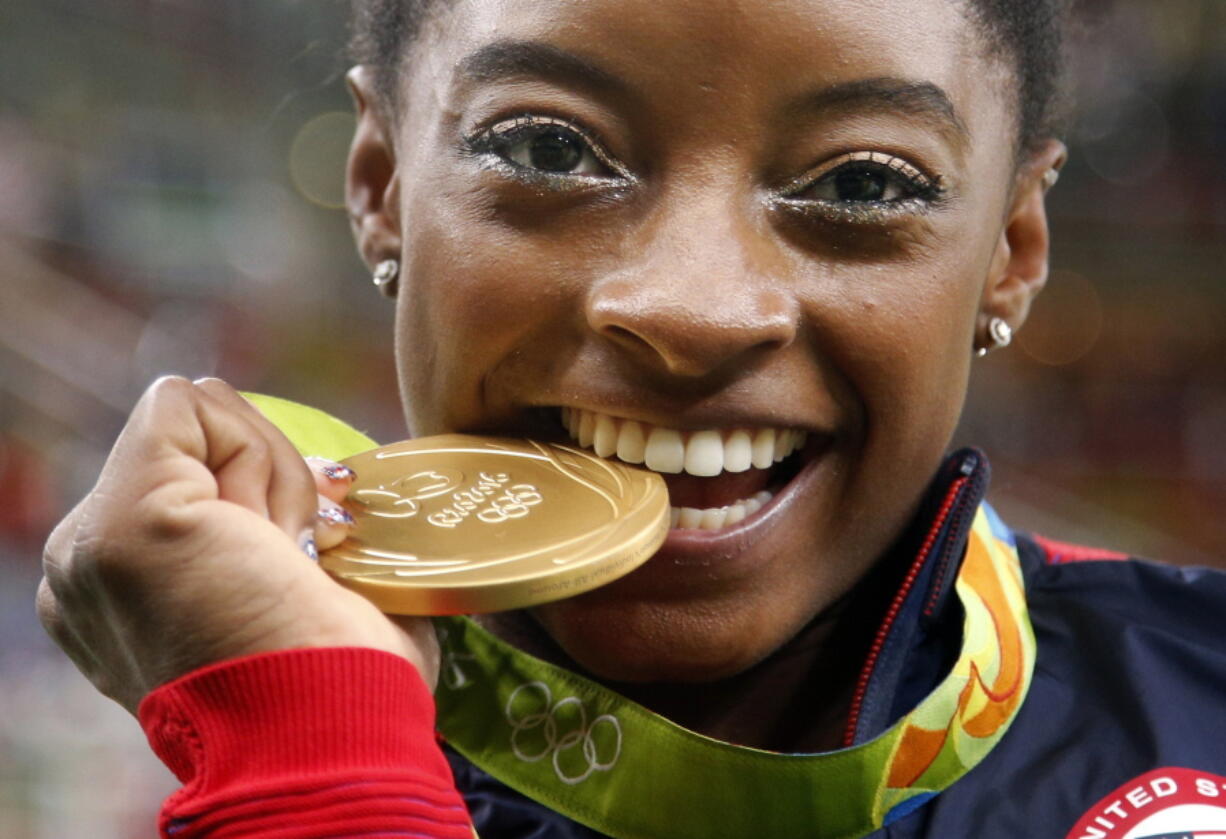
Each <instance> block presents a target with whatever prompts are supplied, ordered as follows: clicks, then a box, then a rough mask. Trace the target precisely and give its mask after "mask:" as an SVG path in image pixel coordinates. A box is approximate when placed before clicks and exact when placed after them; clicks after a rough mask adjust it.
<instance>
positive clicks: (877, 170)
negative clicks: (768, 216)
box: [463, 114, 945, 224]
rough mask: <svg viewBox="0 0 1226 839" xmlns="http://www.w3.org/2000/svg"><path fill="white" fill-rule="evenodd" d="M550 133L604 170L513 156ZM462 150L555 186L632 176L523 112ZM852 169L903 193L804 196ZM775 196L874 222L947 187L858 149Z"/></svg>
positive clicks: (561, 125)
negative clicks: (553, 167)
mask: <svg viewBox="0 0 1226 839" xmlns="http://www.w3.org/2000/svg"><path fill="white" fill-rule="evenodd" d="M551 131H552V132H555V133H556V134H557V135H558V136H560V137H564V138H567V139H571V140H574V141H577V143H578V145H579V146H580V147H581V148H580V154H581V155H591V161H592V162H595V163H596V164H599V165H600V166H601V167H603V168H604V169H605V170H606V173H604V174H601V173H593V172H574V171H569V172H566V171H563V172H553V171H549V170H547V169H541V168H537V167H534V166H532V165H530V164H525V163H522V162H519V161H516V160H514V159H513V156H514V155H515V149H516V146H518V145H520V144H521V143H524V142H526V141H530V140H533V139H535V138H537V137H542V136H544V135H546V134H547V133H549V132H551ZM463 151H465V152H466V153H468V154H472V155H475V156H480V157H483V158H485V159H486V160H487V161H488V162H490V163H492V164H493V165H495V166H497V167H499V168H500V169H502V170H503V171H504V172H506V173H507V174H509V175H511V176H512V177H514V178H516V179H518V180H521V181H526V182H528V183H531V184H534V185H540V186H546V187H550V188H554V189H567V188H574V186H575V185H576V180H581V181H587V182H589V183H591V182H596V183H607V182H610V181H615V182H620V183H625V182H628V181H633V180H634V177H633V175H632V174H631V173H630V171H629V170H627V169H626V167H625V166H623V165H622V164H621V163H619V162H618V161H617V160H616V158H614V157H613V156H612V155H611V154H609V152H608V151H606V150H605V148H604V146H603V145H602V144H601V143H600V142H599V141H598V140H597V139H596V138H595V137H594V136H593V135H592V134H591V132H589V131H587V130H586V129H585V128H582V127H581V126H578V125H576V124H574V123H573V122H570V121H568V120H564V119H560V118H558V117H551V116H543V115H539V114H521V115H519V116H515V117H511V118H508V119H503V120H500V121H499V122H496V123H494V124H493V125H491V126H489V127H486V128H482V129H480V130H478V131H477V132H475V133H473V134H471V135H468V136H467V137H465V138H463ZM580 163H582V157H581V159H580ZM856 173H860V174H869V175H876V176H881V177H882V178H883V179H884V180H885V181H886V184H885V189H886V190H890V189H894V190H899V191H900V192H901V194H900V195H899V196H898V197H893V198H880V199H860V200H848V199H841V198H837V197H833V198H829V197H816V198H815V197H805V196H804V193H806V192H809V191H812V190H814V189H815V188H818V187H821V186H823V185H831V186H836V183H837V180H836V179H837V178H838V177H839V176H840V175H854V174H856ZM836 188H837V186H836ZM777 196H778V201H779V202H780V203H781V204H782V205H783V206H786V207H789V208H791V209H795V210H798V211H801V212H804V213H806V214H808V215H817V216H819V217H821V218H824V219H825V220H828V221H834V222H848V223H855V224H872V223H883V222H888V221H891V220H893V219H896V218H900V217H905V216H913V215H917V214H920V213H925V212H927V211H929V210H931V209H932V208H934V207H935V206H937V205H938V204H940V203H941V201H942V200H943V199H944V197H945V187H944V185H943V183H942V181H941V179H940V178H933V177H930V176H929V175H927V174H925V173H924V172H923V171H921V170H920V169H919V168H917V167H916V166H914V165H912V164H911V163H909V162H907V161H906V160H904V159H903V158H901V157H898V156H896V155H892V154H886V153H884V152H875V151H858V152H850V153H848V154H844V155H842V156H840V157H838V158H836V159H834V160H832V161H829V162H827V163H823V164H821V165H820V166H818V167H816V168H815V169H812V170H810V171H808V172H806V173H805V174H804V175H802V176H800V177H799V178H796V179H795V180H793V181H792V182H791V183H789V184H788V185H787V186H785V187H784V188H783V189H782V190H781V191H780V192H778V193H777Z"/></svg>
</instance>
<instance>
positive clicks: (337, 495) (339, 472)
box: [306, 456, 357, 501]
mask: <svg viewBox="0 0 1226 839" xmlns="http://www.w3.org/2000/svg"><path fill="white" fill-rule="evenodd" d="M306 465H307V468H308V469H310V470H311V476H312V477H313V478H314V479H315V491H316V492H318V493H319V494H320V495H322V496H324V497H325V498H329V499H331V500H333V501H344V500H345V496H346V495H348V494H349V489H350V487H352V486H353V481H354V479H355V478H357V473H356V472H354V471H353V470H352V469H350V468H349V467H348V466H346V465H345V464H343V463H337V462H336V461H335V460H328V459H327V458H326V457H315V456H311V457H308V458H307V459H306Z"/></svg>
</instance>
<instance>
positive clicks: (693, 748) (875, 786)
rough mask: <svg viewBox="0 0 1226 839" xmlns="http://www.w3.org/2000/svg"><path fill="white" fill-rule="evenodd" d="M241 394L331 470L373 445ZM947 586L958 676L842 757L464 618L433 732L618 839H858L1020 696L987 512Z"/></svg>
mask: <svg viewBox="0 0 1226 839" xmlns="http://www.w3.org/2000/svg"><path fill="white" fill-rule="evenodd" d="M248 398H249V399H252V401H253V402H255V403H256V405H257V407H259V408H260V410H261V411H263V412H264V413H265V414H266V415H267V416H269V418H270V419H272V420H273V422H275V423H276V424H277V425H278V426H279V427H280V428H281V429H282V430H283V431H285V432H286V434H287V436H288V437H289V438H290V439H291V440H292V441H293V442H294V443H295V445H297V446H298V448H299V450H300V451H302V452H303V453H304V454H315V455H320V456H324V457H330V458H332V459H340V458H342V457H346V456H348V455H349V454H353V453H356V452H357V451H362V450H365V449H368V448H371V447H373V446H374V443H373V441H370V440H369V438H367V437H365V435H362V434H360V433H359V432H357V431H355V430H354V429H352V428H350V427H349V426H346V425H344V423H341V422H340V421H339V420H336V419H334V418H332V417H329V416H328V415H326V414H323V413H322V412H319V411H316V410H314V409H311V408H306V407H305V406H300V405H295V404H294V403H292V402H286V401H285V400H275V399H272V398H270V397H255V396H250V395H249V396H248ZM955 591H956V592H957V595H958V597H959V599H960V600H961V602H962V606H963V609H964V612H965V618H964V624H963V639H962V649H961V652H960V656H959V658H958V660H957V662H956V663H955V665H954V667H953V668H952V670H951V671H950V673H949V674H948V675H947V676H946V677H945V678H944V679H943V680H942V682H941V683H940V684H939V685H938V686H937V687H936V688H935V689H934V690H933V691H932V693H930V694H929V695H928V696H927V697H925V699H924V700H923V701H921V702H920V704H919V705H918V706H916V708H915V709H913V710H912V711H911V712H909V713H908V714H906V715H904V716H903V717H902V718H901V719H899V720H898V721H897V722H895V724H894V725H892V726H891V727H890V728H889V729H888V730H887V731H885V732H884V733H882V734H881V735H880V736H878V737H876V738H874V739H873V740H871V741H869V742H866V743H862V744H860V745H857V746H854V747H852V748H848V749H842V750H840V751H835V752H827V753H822V754H808V755H796V754H779V753H775V752H767V751H763V750H759V749H752V748H746V747H741V746H734V745H731V744H729V743H724V742H721V741H718V740H714V739H711V738H708V737H704V736H702V735H700V734H697V733H695V732H692V731H688V730H686V729H684V728H681V727H680V726H677V725H675V724H673V723H671V722H669V721H668V720H666V719H664V718H663V717H660V716H658V715H656V714H653V713H652V712H650V711H648V710H647V709H645V708H643V707H642V706H640V705H637V704H635V703H634V702H631V701H630V700H628V699H626V698H624V697H622V696H620V695H618V694H616V693H614V692H613V691H610V690H608V689H607V688H604V687H602V686H601V685H599V684H597V683H595V682H593V681H591V680H589V679H586V678H584V677H582V676H579V675H577V674H575V673H572V672H570V671H568V670H565V669H563V668H560V667H556V666H554V665H552V664H549V663H547V662H544V661H542V660H540V659H537V658H534V657H532V656H530V655H528V654H526V653H524V652H522V651H520V650H517V649H515V648H513V647H511V646H509V645H507V644H505V643H504V642H502V641H501V640H499V639H498V638H495V637H494V636H492V635H490V634H489V633H488V632H486V631H484V630H483V629H481V628H480V627H478V626H477V625H476V624H475V623H473V622H472V621H471V620H468V619H467V618H443V619H438V620H437V621H436V626H437V627H438V630H439V636H440V642H441V644H442V649H443V659H442V669H441V672H440V683H439V688H438V692H437V695H436V700H437V704H438V726H439V730H440V731H441V732H442V733H443V735H444V737H446V739H447V741H448V742H449V743H450V744H451V745H452V746H453V747H454V748H455V749H456V750H457V751H459V752H460V753H461V754H463V755H464V756H465V757H466V758H468V759H469V760H470V761H472V762H473V763H474V764H475V765H476V766H478V767H480V768H481V769H483V770H485V771H486V772H488V773H489V774H491V775H492V776H494V777H495V778H497V779H499V780H500V781H502V782H503V783H505V784H507V785H508V786H510V787H513V788H514V789H517V790H519V791H520V792H522V793H524V794H525V795H527V796H529V797H531V798H533V799H535V800H537V801H539V802H541V803H542V804H544V805H545V806H547V807H549V808H551V809H553V810H555V811H557V812H559V813H562V814H563V815H566V816H567V817H569V818H571V819H574V820H575V821H578V822H580V823H583V824H586V825H588V826H590V827H592V828H593V829H595V830H598V831H600V832H602V833H605V834H607V835H609V836H612V837H616V839H662V837H667V838H668V839H722V838H723V837H727V839H743V837H747V836H766V837H771V839H800V837H805V838H806V839H854V837H860V836H864V835H866V834H868V833H871V832H873V831H874V830H877V829H879V828H881V827H882V826H883V825H885V824H888V823H889V822H890V821H891V820H893V819H896V818H899V817H901V816H903V815H905V814H906V813H908V812H911V811H912V810H914V809H915V808H916V807H918V806H920V805H921V804H922V803H923V802H925V801H927V800H928V799H930V798H931V797H932V796H933V795H935V794H937V793H939V792H940V791H942V790H944V789H946V788H948V787H949V786H950V785H951V784H953V783H954V782H955V781H956V780H958V778H960V777H962V775H964V774H965V773H966V772H968V771H969V770H970V769H972V768H973V767H974V766H975V765H976V764H977V763H979V761H981V760H982V759H983V758H984V757H985V756H986V755H987V754H988V753H989V752H990V751H991V749H992V748H993V747H994V746H995V745H996V744H997V743H998V742H999V741H1000V739H1001V737H1003V736H1004V734H1005V732H1006V731H1007V730H1008V728H1009V726H1010V724H1011V723H1012V721H1013V719H1014V718H1015V716H1016V714H1017V711H1018V709H1019V708H1020V707H1021V703H1022V701H1023V699H1024V697H1025V695H1026V691H1027V689H1028V688H1029V684H1030V678H1031V674H1032V672H1033V668H1034V658H1035V643H1034V633H1033V630H1032V628H1031V625H1030V620H1029V616H1028V613H1027V610H1026V602H1025V592H1024V590H1023V588H1022V577H1021V570H1020V567H1019V563H1018V558H1017V551H1016V548H1015V547H1014V545H1013V543H1012V540H1011V539H1010V538H1008V536H1007V534H1005V533H999V534H998V533H997V532H995V531H994V530H993V527H992V521H991V518H990V516H989V514H988V512H987V510H986V507H984V508H981V509H980V510H979V511H978V512H977V514H976V517H975V522H974V525H973V527H972V531H971V535H970V538H969V540H968V545H967V555H966V557H965V559H964V561H963V564H962V567H961V570H960V572H959V575H958V579H957V581H956V582H955Z"/></svg>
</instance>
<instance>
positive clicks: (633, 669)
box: [532, 583, 786, 683]
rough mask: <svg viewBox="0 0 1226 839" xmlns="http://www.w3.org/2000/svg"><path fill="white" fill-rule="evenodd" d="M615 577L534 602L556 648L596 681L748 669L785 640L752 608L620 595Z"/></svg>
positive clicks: (701, 677) (715, 676)
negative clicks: (581, 591)
mask: <svg viewBox="0 0 1226 839" xmlns="http://www.w3.org/2000/svg"><path fill="white" fill-rule="evenodd" d="M616 585H617V584H616V583H614V584H613V585H612V586H608V587H606V589H602V590H600V591H597V592H592V593H590V594H587V595H582V596H580V597H576V598H572V599H570V600H565V601H561V602H559V603H551V604H548V605H545V606H540V607H537V608H536V609H534V610H532V614H533V617H534V618H535V620H536V622H537V623H539V624H540V625H541V627H542V628H543V629H544V630H545V632H546V633H548V634H549V636H550V637H551V638H552V639H553V641H554V642H555V643H556V644H557V645H558V647H560V648H561V651H562V652H563V653H564V654H565V655H566V656H567V657H568V658H569V659H570V660H571V661H573V662H574V663H575V664H577V665H578V666H579V668H580V669H581V670H583V671H584V672H586V673H588V674H590V675H592V676H594V677H596V678H597V679H599V680H602V681H612V682H630V683H648V682H710V681H716V680H719V679H724V678H727V677H729V676H734V675H736V674H738V673H741V672H743V671H745V670H747V669H749V668H750V667H752V666H753V665H755V664H757V663H758V662H759V661H761V660H762V659H763V658H765V657H766V656H767V655H769V654H770V652H771V651H772V650H774V649H775V648H776V647H777V646H779V644H781V643H783V642H784V641H785V640H786V637H781V638H778V639H776V638H766V637H763V636H762V634H761V631H762V630H761V626H760V621H759V620H757V619H755V618H754V616H753V615H754V613H755V612H756V610H750V609H745V608H743V607H742V608H736V607H733V608H731V609H729V608H728V604H723V605H722V606H721V605H719V604H702V605H700V604H693V603H691V604H679V603H652V602H643V601H633V600H632V601H619V600H618V599H617V598H616V596H615V595H616V592H610V591H608V589H611V588H615V587H616Z"/></svg>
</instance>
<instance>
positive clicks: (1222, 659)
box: [447, 451, 1226, 839]
mask: <svg viewBox="0 0 1226 839" xmlns="http://www.w3.org/2000/svg"><path fill="white" fill-rule="evenodd" d="M957 473H961V474H964V475H968V476H969V477H970V478H971V480H970V481H968V482H967V484H966V486H965V489H964V491H963V493H962V495H961V496H960V497H959V498H958V500H957V506H956V508H955V511H954V512H955V514H954V515H951V516H950V517H949V519H948V524H947V525H946V527H945V530H944V531H943V532H942V534H941V536H940V542H939V544H938V546H937V549H936V550H933V551H931V552H930V558H929V560H928V561H927V563H926V567H925V570H924V573H923V577H922V580H921V582H922V584H921V585H917V586H916V587H915V591H914V595H913V596H912V597H909V599H908V605H907V607H906V608H904V610H903V613H902V616H901V617H900V618H899V619H897V620H895V622H894V624H893V628H892V629H891V635H892V638H891V644H890V645H889V649H891V650H893V651H894V652H893V654H889V655H883V656H881V657H880V660H879V661H878V662H877V664H876V665H875V669H874V672H873V675H872V679H871V682H870V692H869V701H868V702H866V703H864V705H863V707H862V709H861V713H860V717H859V722H858V727H857V735H856V741H857V742H862V741H864V740H865V739H868V738H871V737H874V736H876V735H877V734H878V733H880V732H881V731H882V730H884V729H885V728H886V727H888V726H889V725H890V724H891V723H892V722H893V721H894V720H896V719H897V718H898V717H899V716H901V715H902V714H903V713H905V712H906V711H907V710H909V709H910V708H911V707H913V706H914V705H915V704H916V703H917V702H918V701H919V699H921V698H922V697H923V696H924V695H926V694H927V693H928V692H929V691H930V690H931V689H932V688H933V687H934V686H935V685H936V684H937V683H938V682H939V681H940V680H941V678H942V677H943V676H944V675H945V670H946V669H947V668H948V666H949V663H950V661H951V659H952V657H951V655H950V653H951V649H950V647H951V645H953V646H957V645H958V643H959V642H960V627H961V620H962V610H961V606H960V605H959V604H958V602H957V598H955V597H949V596H947V595H948V594H949V592H950V590H951V589H952V582H953V579H954V577H955V576H956V573H957V566H958V562H959V557H960V556H961V554H962V552H963V549H964V547H965V544H966V540H967V536H968V532H969V528H970V526H971V520H972V518H973V514H974V511H975V509H976V508H977V507H978V505H979V503H980V501H981V500H982V498H983V493H984V490H985V488H986V484H987V479H988V467H987V464H986V462H984V460H983V457H982V455H980V454H978V453H977V452H973V451H965V452H961V453H959V454H957V455H955V456H953V457H952V458H951V459H950V462H949V463H948V464H947V467H946V469H945V470H944V474H943V476H942V477H941V478H939V479H938V481H937V482H936V484H935V488H936V489H940V488H941V487H942V486H943V485H947V484H948V482H949V480H950V478H951V477H952V476H953V475H955V474H957ZM1015 537H1016V541H1017V545H1018V552H1019V556H1020V560H1021V566H1022V572H1023V577H1024V579H1025V585H1026V593H1027V601H1028V604H1029V609H1030V616H1031V621H1032V623H1033V626H1034V630H1035V635H1036V640H1037V645H1038V656H1037V661H1036V666H1035V673H1034V678H1033V682H1032V684H1031V687H1030V691H1029V693H1028V695H1027V697H1026V700H1025V702H1024V703H1023V705H1022V708H1021V711H1020V713H1019V715H1018V717H1017V719H1016V720H1015V721H1014V723H1013V726H1012V727H1011V728H1010V730H1009V731H1008V732H1007V733H1006V734H1005V736H1004V738H1003V740H1002V741H1001V742H1000V743H999V744H998V745H997V746H996V748H995V749H993V750H992V752H991V753H990V754H989V755H988V756H987V757H986V758H985V759H984V760H983V761H982V762H981V763H980V764H979V765H978V766H976V767H975V768H974V769H972V770H971V771H970V772H969V773H968V774H966V775H965V776H964V777H962V778H961V779H960V780H959V781H957V782H956V783H954V784H953V786H951V787H950V788H948V789H947V790H945V791H944V792H942V793H941V794H939V795H937V796H936V797H935V798H933V799H931V800H930V801H928V802H927V803H926V804H924V805H923V806H921V807H919V808H918V809H916V810H915V811H914V812H912V813H910V814H909V815H907V816H905V817H904V818H902V819H900V820H898V821H896V822H894V823H893V824H891V825H889V826H887V827H884V828H882V829H881V830H878V831H876V832H874V833H872V834H870V835H871V836H872V837H880V838H881V839H886V837H888V839H913V838H918V837H940V838H941V839H989V837H995V838H996V839H1048V837H1051V838H1052V839H1062V837H1067V839H1142V837H1144V839H1176V837H1179V838H1180V839H1182V837H1189V839H1191V837H1201V836H1204V837H1210V836H1216V837H1226V574H1223V573H1221V572H1218V571H1214V570H1207V569H1185V568H1178V567H1172V566H1167V565H1162V564H1158V563H1154V562H1148V561H1143V560H1137V559H1119V558H1116V557H1113V556H1111V555H1110V554H1109V553H1107V552H1095V551H1084V550H1074V549H1071V548H1069V547H1068V546H1064V545H1060V544H1058V543H1053V542H1049V541H1048V540H1044V539H1041V538H1037V537H1033V536H1027V535H1024V534H1015ZM934 600H935V602H937V603H938V604H940V605H939V608H937V609H936V610H935V612H933V614H932V616H931V617H926V616H925V614H924V612H925V610H924V609H922V608H920V606H921V604H927V603H931V602H934ZM955 627H956V629H955V630H954V631H951V629H954V628H955ZM447 754H448V758H449V759H450V760H451V763H452V768H453V771H454V772H455V775H456V781H457V785H458V786H459V789H460V791H461V792H462V793H463V794H464V796H465V799H466V801H467V803H468V806H469V808H470V811H471V814H472V816H473V819H474V822H475V825H476V827H477V830H478V832H479V834H480V836H481V839H592V837H598V836H601V835H602V834H598V833H596V832H594V831H592V830H591V829H589V828H586V827H584V826H582V825H579V824H577V823H575V822H573V821H571V820H569V819H568V818H566V817H564V816H561V815H559V814H557V813H554V812H552V811H550V810H548V809H547V808H545V807H544V806H542V805H540V804H537V803H536V802H534V801H532V800H530V799H528V798H526V797H524V796H523V795H521V794H520V793H518V792H515V791H514V790H511V789H509V788H508V787H506V786H504V785H503V784H501V783H500V782H498V781H496V780H495V779H493V778H491V777H490V776H489V775H487V774H486V773H484V772H483V771H481V770H480V769H478V768H476V767H475V766H473V765H472V764H470V763H469V762H468V761H466V760H465V759H464V758H463V757H461V756H460V755H458V754H456V753H455V752H453V751H451V750H448V751H447ZM647 806H660V807H667V806H668V804H667V802H666V801H660V802H652V803H651V804H650V805H647ZM764 806H786V804H785V803H784V802H770V803H769V804H764ZM679 817H681V816H679ZM815 833H816V831H815ZM653 839H655V838H653ZM658 839H667V837H658ZM763 839H765V838H763Z"/></svg>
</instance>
